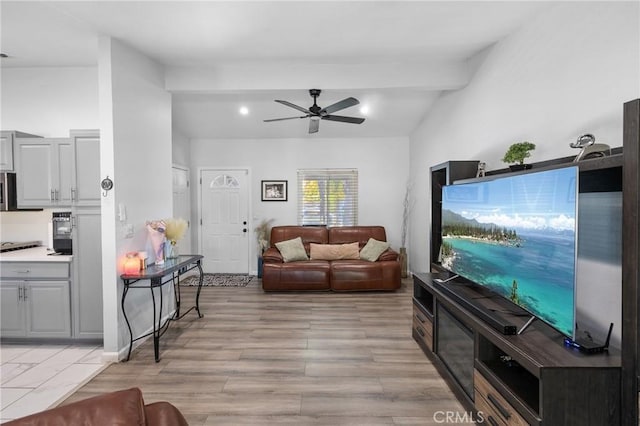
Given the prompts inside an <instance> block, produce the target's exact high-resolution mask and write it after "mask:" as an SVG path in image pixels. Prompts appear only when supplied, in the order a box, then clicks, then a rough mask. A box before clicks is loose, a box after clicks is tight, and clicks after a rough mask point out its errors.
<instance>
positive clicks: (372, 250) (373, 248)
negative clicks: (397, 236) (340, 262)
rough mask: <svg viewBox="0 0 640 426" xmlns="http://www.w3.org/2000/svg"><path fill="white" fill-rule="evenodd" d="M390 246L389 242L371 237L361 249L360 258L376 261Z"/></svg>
mask: <svg viewBox="0 0 640 426" xmlns="http://www.w3.org/2000/svg"><path fill="white" fill-rule="evenodd" d="M388 248H389V243H387V242H385V241H378V240H376V239H373V238H369V241H367V244H366V245H365V246H364V247H362V250H361V251H360V259H362V260H368V261H369V262H375V261H376V260H378V258H379V257H380V255H381V254H382V253H384V252H385V251H386V250H387V249H388Z"/></svg>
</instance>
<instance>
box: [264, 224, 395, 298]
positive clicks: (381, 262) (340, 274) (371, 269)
mask: <svg viewBox="0 0 640 426" xmlns="http://www.w3.org/2000/svg"><path fill="white" fill-rule="evenodd" d="M297 237H300V238H301V239H302V243H303V245H304V248H305V250H306V252H307V254H309V253H310V244H311V243H316V244H348V243H353V242H358V245H359V248H360V249H362V247H364V246H365V244H367V242H368V241H369V238H374V239H376V240H378V241H387V236H386V232H385V229H384V227H383V226H345V227H332V228H326V227H324V226H274V227H273V228H271V247H269V249H267V251H266V252H265V253H264V254H263V262H264V263H263V272H262V289H263V290H265V291H287V290H289V291H297V290H333V291H357V290H396V289H398V288H400V282H401V278H400V261H399V260H398V253H396V252H395V251H394V250H392V249H387V251H385V252H384V253H382V254H381V255H380V257H379V258H378V260H376V261H375V262H369V261H366V260H361V259H353V260H301V261H294V262H284V261H283V258H282V255H281V254H280V251H279V250H278V249H277V248H276V246H275V244H276V243H278V242H281V241H286V240H291V239H293V238H297Z"/></svg>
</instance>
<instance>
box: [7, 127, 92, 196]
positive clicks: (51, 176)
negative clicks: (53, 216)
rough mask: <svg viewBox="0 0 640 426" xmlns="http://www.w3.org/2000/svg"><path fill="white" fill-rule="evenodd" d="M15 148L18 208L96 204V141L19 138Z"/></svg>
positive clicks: (77, 134)
mask: <svg viewBox="0 0 640 426" xmlns="http://www.w3.org/2000/svg"><path fill="white" fill-rule="evenodd" d="M14 145H15V152H14V153H15V170H16V173H17V179H16V180H17V192H18V207H21V208H24V207H71V206H98V205H100V186H99V182H100V179H99V177H100V138H99V137H98V133H97V131H72V132H71V136H70V137H69V138H19V139H16V140H15V141H14Z"/></svg>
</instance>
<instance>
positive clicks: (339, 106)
mask: <svg viewBox="0 0 640 426" xmlns="http://www.w3.org/2000/svg"><path fill="white" fill-rule="evenodd" d="M320 92H321V90H320V89H311V90H309V94H310V95H311V97H312V98H313V105H312V106H310V107H309V108H303V107H301V106H299V105H296V104H293V103H291V102H289V101H285V100H281V99H276V100H275V101H276V102H277V103H279V104H282V105H285V106H288V107H290V108H293V109H295V110H297V111H300V112H302V113H304V114H305V115H303V116H298V117H283V118H270V119H266V120H263V121H264V122H266V123H268V122H272V121H282V120H292V119H295V118H310V120H309V133H317V132H318V128H319V124H320V120H321V119H322V120H329V121H339V122H342V123H351V124H362V123H363V122H364V120H365V119H364V118H361V117H345V116H342V115H334V114H333V113H334V112H336V111H340V110H343V109H346V108H349V107H352V106H355V105H358V104H359V103H360V101H358V100H357V99H356V98H353V97H349V98H345V99H343V100H341V101H339V102H336V103H334V104H331V105H329V106H327V107H324V108H321V107H319V106H318V104H317V102H316V101H317V97H318V96H319V95H320Z"/></svg>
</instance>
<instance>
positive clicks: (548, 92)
mask: <svg viewBox="0 0 640 426" xmlns="http://www.w3.org/2000/svg"><path fill="white" fill-rule="evenodd" d="M638 8H639V4H638V3H637V2H634V3H631V2H626V3H621V2H607V3H606V4H605V3H602V2H601V3H595V2H567V3H562V4H558V5H554V6H553V7H551V8H550V9H549V10H547V11H545V13H543V14H540V15H539V16H538V17H537V18H536V19H533V20H531V21H530V22H528V23H527V24H526V25H525V26H524V27H522V28H521V29H520V30H518V31H517V32H515V33H513V34H512V35H510V36H509V37H507V38H506V39H504V40H502V41H501V42H499V43H497V44H496V45H495V46H494V47H493V48H492V49H491V50H490V51H489V52H488V53H485V54H486V58H485V60H484V62H483V63H482V64H481V65H480V66H479V68H478V70H477V71H476V73H475V75H474V77H473V78H472V80H471V82H470V83H469V85H468V86H467V87H465V88H464V89H461V90H458V91H455V92H451V93H449V94H446V95H443V96H442V97H441V98H440V99H439V100H438V101H436V103H435V105H434V107H433V109H432V110H431V111H430V113H429V114H428V115H427V117H426V118H425V120H424V122H423V123H421V125H420V126H419V127H418V129H417V130H416V131H415V132H414V133H413V134H412V135H411V138H410V140H411V143H410V151H411V176H412V180H413V182H414V185H415V186H414V188H415V191H414V193H415V200H416V204H415V207H414V209H413V213H412V217H411V228H410V231H409V233H410V235H411V244H410V250H409V256H410V261H411V265H412V267H411V269H412V270H413V271H428V270H429V226H430V221H431V217H430V205H429V201H428V200H429V197H430V185H431V184H430V177H429V167H430V166H432V165H435V164H438V163H441V162H443V161H447V160H481V161H485V162H486V163H487V169H489V170H490V169H497V168H502V167H505V166H506V165H505V164H503V163H502V162H501V161H500V159H501V158H502V156H503V154H504V152H505V151H506V150H507V148H508V147H509V145H511V144H512V143H514V142H519V141H522V140H529V141H531V142H534V143H535V144H536V145H537V148H536V150H535V151H534V152H533V155H532V157H531V158H530V159H529V161H531V162H535V161H542V160H548V159H552V158H557V157H564V156H569V155H576V154H577V150H574V149H571V148H569V143H570V142H573V141H575V140H576V139H577V137H578V136H580V135H582V134H584V133H593V134H594V135H595V136H596V138H597V140H598V141H600V142H604V143H608V144H609V145H611V146H621V145H622V104H623V103H624V102H626V101H628V100H632V99H635V98H637V97H638V96H639V95H640V81H639V80H640V79H639V75H640V31H639V28H638V27H639V23H638V22H639V21H638V16H639V11H638Z"/></svg>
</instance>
